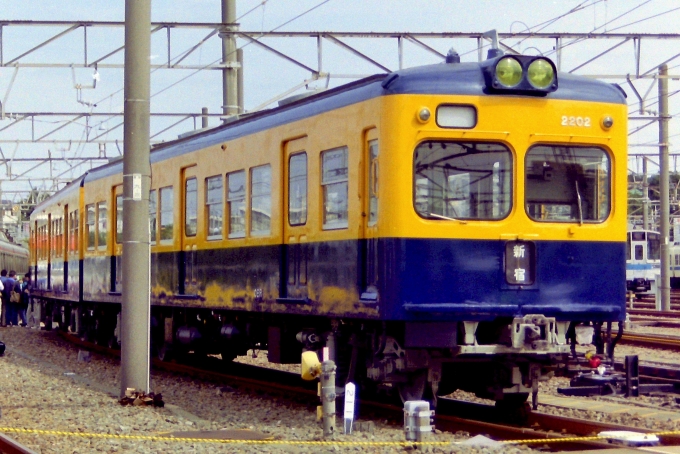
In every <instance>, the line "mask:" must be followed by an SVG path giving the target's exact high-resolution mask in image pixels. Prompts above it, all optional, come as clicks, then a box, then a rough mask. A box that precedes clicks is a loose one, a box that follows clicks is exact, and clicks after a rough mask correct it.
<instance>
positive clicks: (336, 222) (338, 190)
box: [321, 147, 349, 229]
mask: <svg viewBox="0 0 680 454" xmlns="http://www.w3.org/2000/svg"><path fill="white" fill-rule="evenodd" d="M348 155H349V153H348V152H347V147H341V148H334V149H332V150H326V151H323V152H321V174H322V176H321V187H322V192H323V228H324V229H344V228H347V197H348V188H347V183H348V162H347V161H348Z"/></svg>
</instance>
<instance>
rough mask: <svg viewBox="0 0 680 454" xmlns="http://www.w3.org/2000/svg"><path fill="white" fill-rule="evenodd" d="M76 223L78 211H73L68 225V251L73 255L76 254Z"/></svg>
mask: <svg viewBox="0 0 680 454" xmlns="http://www.w3.org/2000/svg"><path fill="white" fill-rule="evenodd" d="M78 222H79V221H78V210H73V211H72V212H71V220H70V221H69V223H68V225H69V229H70V234H69V236H70V241H69V251H70V252H74V253H75V252H78Z"/></svg>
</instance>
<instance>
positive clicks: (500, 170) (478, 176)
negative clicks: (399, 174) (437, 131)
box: [413, 141, 512, 220]
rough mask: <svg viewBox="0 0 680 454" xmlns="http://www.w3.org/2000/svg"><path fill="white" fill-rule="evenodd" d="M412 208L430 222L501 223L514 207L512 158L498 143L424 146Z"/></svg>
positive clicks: (416, 162) (420, 149) (420, 148)
mask: <svg viewBox="0 0 680 454" xmlns="http://www.w3.org/2000/svg"><path fill="white" fill-rule="evenodd" d="M413 168H414V182H413V190H414V194H413V196H414V204H415V209H416V211H417V212H418V214H419V215H420V216H422V217H424V218H428V219H442V220H447V219H502V218H504V217H506V216H507V215H508V213H509V212H510V206H511V199H512V194H511V183H512V155H511V153H510V150H509V149H508V148H507V147H506V146H505V145H502V144H498V143H476V142H440V141H429V142H424V143H422V144H420V145H419V146H418V148H416V151H415V157H414V165H413Z"/></svg>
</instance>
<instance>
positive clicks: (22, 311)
mask: <svg viewBox="0 0 680 454" xmlns="http://www.w3.org/2000/svg"><path fill="white" fill-rule="evenodd" d="M19 291H20V293H21V301H20V303H19V318H20V319H21V326H23V327H24V328H26V327H27V326H28V321H27V320H26V311H27V310H28V303H29V300H30V298H31V273H26V274H25V275H24V279H23V280H22V281H21V285H20V286H19Z"/></svg>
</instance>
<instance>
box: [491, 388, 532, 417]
mask: <svg viewBox="0 0 680 454" xmlns="http://www.w3.org/2000/svg"><path fill="white" fill-rule="evenodd" d="M528 398H529V393H513V394H505V395H504V396H503V399H501V400H497V401H496V405H495V406H496V410H497V411H498V412H499V416H500V417H501V418H502V419H503V420H504V421H512V422H517V423H519V424H522V423H524V422H526V421H527V419H529V414H530V413H531V406H530V405H529V402H527V399H528Z"/></svg>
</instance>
